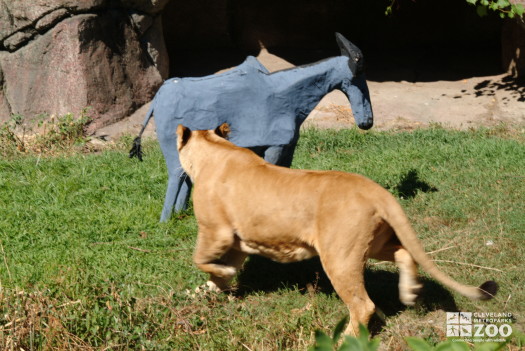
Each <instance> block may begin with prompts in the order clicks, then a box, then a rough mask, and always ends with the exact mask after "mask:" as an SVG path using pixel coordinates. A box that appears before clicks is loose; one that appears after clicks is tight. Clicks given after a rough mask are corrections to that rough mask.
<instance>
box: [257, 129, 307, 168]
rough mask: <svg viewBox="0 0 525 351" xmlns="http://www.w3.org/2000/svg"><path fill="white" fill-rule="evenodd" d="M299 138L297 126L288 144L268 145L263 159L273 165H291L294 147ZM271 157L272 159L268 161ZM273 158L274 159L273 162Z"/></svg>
mask: <svg viewBox="0 0 525 351" xmlns="http://www.w3.org/2000/svg"><path fill="white" fill-rule="evenodd" d="M298 140H299V126H297V130H296V131H295V135H294V138H293V139H292V141H291V142H290V144H288V145H281V146H270V147H269V148H268V149H267V150H266V152H265V155H264V159H265V160H266V161H268V162H271V163H273V164H275V165H278V166H282V167H288V168H290V166H291V165H292V160H293V155H294V153H295V147H296V146H297V141H298ZM269 159H272V161H269ZM273 160H276V161H275V162H274V161H273Z"/></svg>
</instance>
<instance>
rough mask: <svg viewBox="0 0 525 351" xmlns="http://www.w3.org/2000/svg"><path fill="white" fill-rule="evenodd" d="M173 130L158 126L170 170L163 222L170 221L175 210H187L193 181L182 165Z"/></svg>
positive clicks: (159, 136) (162, 215) (163, 151)
mask: <svg viewBox="0 0 525 351" xmlns="http://www.w3.org/2000/svg"><path fill="white" fill-rule="evenodd" d="M157 124H159V123H157ZM173 128H174V127H173V126H172V125H162V126H159V125H157V136H158V138H159V143H160V147H161V149H162V153H163V154H164V159H165V160H166V166H167V168H168V188H167V190H166V197H165V199H164V207H163V209H162V214H161V216H160V221H161V222H166V221H167V220H168V219H170V217H171V214H172V212H173V209H174V208H175V210H176V211H181V210H184V209H186V207H187V203H188V200H189V198H190V191H191V180H190V178H189V177H188V176H187V175H186V174H185V173H184V170H183V169H182V166H181V165H180V161H179V152H178V151H177V137H176V134H175V130H173Z"/></svg>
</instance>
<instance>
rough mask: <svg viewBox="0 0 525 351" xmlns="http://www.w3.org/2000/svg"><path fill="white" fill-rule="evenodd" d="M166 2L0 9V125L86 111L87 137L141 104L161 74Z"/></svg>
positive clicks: (19, 4)
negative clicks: (162, 21) (14, 118)
mask: <svg viewBox="0 0 525 351" xmlns="http://www.w3.org/2000/svg"><path fill="white" fill-rule="evenodd" d="M166 2H167V0H158V1H155V0H151V1H139V0H134V1H133V0H127V1H126V0H120V1H108V0H84V1H70V0H51V1H44V0H38V1H29V0H23V1H20V0H11V1H2V2H0V43H1V44H0V121H4V120H7V119H8V118H9V117H10V115H11V114H20V115H22V116H25V117H26V118H34V117H36V116H38V115H42V114H50V115H51V114H57V115H60V114H65V113H67V112H73V113H78V112H80V110H82V109H83V108H85V107H89V108H90V110H89V115H90V116H92V117H93V118H94V120H93V122H92V123H91V125H90V129H91V130H95V129H97V128H99V127H101V126H104V125H107V124H110V123H114V122H116V121H118V120H119V119H121V118H123V117H125V116H127V115H129V114H130V113H132V112H133V111H134V110H136V109H137V108H138V107H140V106H141V105H143V104H144V103H146V102H148V101H149V100H150V99H151V98H152V96H153V95H154V93H155V91H156V89H157V88H158V86H159V85H160V84H161V83H162V81H163V79H164V78H165V77H166V76H167V73H168V72H167V67H168V63H167V54H166V49H165V47H164V41H163V34H162V26H161V24H160V16H159V15H158V14H159V13H160V12H161V10H162V8H163V6H164V5H165V3H166Z"/></svg>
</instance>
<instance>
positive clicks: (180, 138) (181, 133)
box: [177, 124, 191, 151]
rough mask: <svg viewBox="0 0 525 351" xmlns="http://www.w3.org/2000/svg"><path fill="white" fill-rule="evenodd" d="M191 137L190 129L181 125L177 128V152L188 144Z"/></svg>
mask: <svg viewBox="0 0 525 351" xmlns="http://www.w3.org/2000/svg"><path fill="white" fill-rule="evenodd" d="M190 137H191V130H190V128H188V127H185V126H183V125H182V124H179V125H178V126H177V150H179V151H180V150H181V149H182V148H183V147H184V145H186V144H187V143H188V140H189V139H190Z"/></svg>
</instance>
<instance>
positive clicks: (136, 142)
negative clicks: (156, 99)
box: [129, 102, 154, 161]
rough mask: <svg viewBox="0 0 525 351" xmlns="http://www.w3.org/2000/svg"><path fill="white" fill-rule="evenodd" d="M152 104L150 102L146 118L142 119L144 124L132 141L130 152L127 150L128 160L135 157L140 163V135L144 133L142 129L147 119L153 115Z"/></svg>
mask: <svg viewBox="0 0 525 351" xmlns="http://www.w3.org/2000/svg"><path fill="white" fill-rule="evenodd" d="M153 104H154V103H153V102H152V103H151V106H150V108H149V110H148V113H146V118H145V119H144V123H142V128H141V129H140V132H139V135H138V136H137V137H136V138H135V139H133V146H132V147H131V150H129V158H133V157H137V158H138V159H139V161H142V145H141V141H142V133H144V129H146V126H147V125H148V122H149V119H150V118H151V116H152V114H153Z"/></svg>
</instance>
